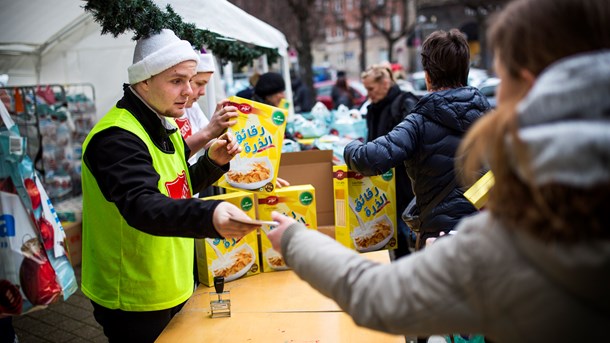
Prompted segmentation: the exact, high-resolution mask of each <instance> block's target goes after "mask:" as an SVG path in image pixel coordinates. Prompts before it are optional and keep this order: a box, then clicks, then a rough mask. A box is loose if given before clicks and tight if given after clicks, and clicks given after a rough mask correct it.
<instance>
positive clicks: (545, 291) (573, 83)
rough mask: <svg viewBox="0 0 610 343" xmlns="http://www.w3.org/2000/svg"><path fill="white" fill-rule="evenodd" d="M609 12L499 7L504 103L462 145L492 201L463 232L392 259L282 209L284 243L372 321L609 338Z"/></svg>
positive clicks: (567, 2)
mask: <svg viewBox="0 0 610 343" xmlns="http://www.w3.org/2000/svg"><path fill="white" fill-rule="evenodd" d="M575 18H578V20H576V19H575ZM607 18H610V2H608V1H605V0H515V1H512V2H510V3H509V4H508V5H507V6H506V7H505V8H504V9H503V10H502V11H501V12H499V14H498V15H497V16H494V17H493V18H490V20H489V23H490V29H489V31H488V42H490V45H491V47H492V49H493V51H494V56H495V57H494V59H495V61H494V68H495V70H496V72H497V74H498V76H499V77H500V78H501V79H502V82H501V85H500V89H499V90H498V110H497V112H492V113H490V114H488V115H486V116H484V117H483V118H481V120H479V121H478V122H477V123H476V124H475V125H474V127H473V128H472V129H471V130H470V131H469V132H468V134H467V136H466V137H465V138H464V141H463V142H462V144H461V146H460V151H459V154H460V155H463V156H465V159H464V160H462V163H461V165H462V166H463V168H464V169H463V172H464V177H465V178H466V179H469V180H470V182H472V181H474V180H475V179H476V178H477V177H478V176H479V170H480V168H481V165H485V166H486V167H490V168H491V170H492V171H493V174H494V178H495V185H494V186H493V188H492V189H491V192H490V194H489V200H488V202H487V204H486V210H485V211H482V212H480V213H478V214H477V215H475V216H473V217H469V218H466V219H463V220H462V222H461V223H460V224H459V227H458V230H457V234H456V235H452V236H449V237H448V238H443V239H439V240H437V241H436V243H434V244H432V245H431V246H429V247H427V248H426V249H425V250H423V251H421V252H418V253H415V254H412V255H411V256H409V257H406V258H403V259H401V260H399V261H397V262H396V263H393V264H390V265H380V264H378V263H375V262H373V261H370V260H367V259H366V258H364V257H362V256H360V255H359V254H358V253H356V252H354V251H351V250H348V249H346V248H344V247H342V246H340V245H339V244H338V243H336V242H335V241H333V240H332V239H330V238H328V237H326V236H325V235H322V234H319V233H317V232H314V231H311V230H307V229H306V228H305V227H304V226H303V225H302V224H300V223H296V222H295V221H294V220H293V219H292V218H288V217H286V216H283V215H281V214H278V213H274V214H273V215H272V218H273V220H276V221H279V222H280V225H279V226H278V227H276V228H275V229H274V230H273V231H271V233H270V234H269V238H270V239H271V241H272V244H273V246H274V248H275V249H276V250H278V251H280V252H281V253H282V255H283V257H284V260H285V262H286V264H287V265H288V266H290V267H291V268H293V270H294V271H295V272H296V273H297V274H298V275H299V277H301V278H302V279H304V280H306V281H307V282H309V283H310V284H311V285H312V286H313V287H314V288H316V289H317V290H319V291H320V292H321V293H323V294H324V295H326V296H329V297H331V298H332V299H334V300H335V301H337V303H338V304H339V306H340V307H341V308H342V309H344V310H345V311H346V312H347V313H349V314H350V315H351V316H352V317H353V318H354V321H355V322H356V323H357V324H359V325H362V326H365V327H369V328H372V329H376V330H380V331H384V332H389V333H394V334H435V333H436V334H447V333H454V332H478V333H482V334H484V335H485V337H486V338H489V339H491V340H492V341H493V342H500V343H501V342H605V341H606V340H607V338H608V330H607V325H608V323H610V293H608V289H610V276H609V275H610V228H609V226H608V223H610V165H609V164H608V161H610V134H609V133H610V116H609V113H610V97H608V94H610V36H609V35H608V32H610V22H609V21H608V20H607ZM566 42H570V44H566ZM470 182H469V183H470Z"/></svg>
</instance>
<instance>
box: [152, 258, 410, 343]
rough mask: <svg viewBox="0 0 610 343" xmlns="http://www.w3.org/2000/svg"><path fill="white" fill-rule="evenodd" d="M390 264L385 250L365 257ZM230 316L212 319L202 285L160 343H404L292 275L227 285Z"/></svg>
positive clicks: (264, 276) (276, 274) (266, 276)
mask: <svg viewBox="0 0 610 343" xmlns="http://www.w3.org/2000/svg"><path fill="white" fill-rule="evenodd" d="M362 255H363V256H366V257H368V258H370V259H373V260H376V261H380V262H383V263H389V258H388V252H387V251H385V250H384V251H377V252H370V253H366V254H362ZM225 290H228V291H230V292H231V298H230V299H231V317H229V318H211V317H210V313H211V312H210V297H209V293H210V292H213V291H214V288H210V287H206V286H204V285H201V286H199V288H198V289H197V290H196V291H195V293H194V294H193V296H192V297H191V298H190V299H189V301H188V302H187V303H186V304H185V305H184V308H183V309H182V310H181V311H180V312H179V313H178V314H177V315H176V316H175V317H174V318H173V319H172V321H171V322H170V323H169V325H168V326H167V327H166V328H165V330H164V331H163V333H162V334H161V336H159V338H158V339H157V342H161V343H162V342H206V343H223V342H226V343H234V342H248V343H256V342H265V343H274V342H278V343H285V342H294V343H297V342H303V343H304V342H316V343H326V342H327V343H335V342H346V343H347V342H349V343H352V342H375V343H377V342H379V343H385V342H388V343H390V342H391V343H394V342H396V343H398V342H401V343H404V341H405V338H404V337H402V336H394V335H388V334H385V333H381V332H377V331H373V330H369V329H366V328H362V327H358V326H356V324H354V322H353V320H352V319H351V317H350V316H348V315H347V314H346V313H345V312H343V311H341V309H340V308H339V307H338V306H337V304H335V302H334V301H332V300H330V299H329V298H327V297H325V296H323V295H321V294H320V293H318V291H316V290H315V289H313V288H312V287H311V286H309V284H307V283H306V282H304V281H302V280H301V279H299V278H298V276H296V274H295V273H294V272H293V271H290V270H287V271H280V272H273V273H262V274H259V275H254V276H250V277H246V278H242V279H239V280H235V281H233V282H229V283H227V284H225Z"/></svg>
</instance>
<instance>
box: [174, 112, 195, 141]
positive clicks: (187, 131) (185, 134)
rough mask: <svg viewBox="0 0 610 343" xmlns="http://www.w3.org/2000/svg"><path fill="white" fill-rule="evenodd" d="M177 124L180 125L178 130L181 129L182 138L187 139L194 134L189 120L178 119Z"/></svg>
mask: <svg viewBox="0 0 610 343" xmlns="http://www.w3.org/2000/svg"><path fill="white" fill-rule="evenodd" d="M176 124H178V128H180V135H181V136H182V138H184V139H187V138H189V137H190V136H191V135H192V134H193V131H192V129H191V122H190V121H189V118H187V117H183V118H176Z"/></svg>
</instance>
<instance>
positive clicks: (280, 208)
mask: <svg viewBox="0 0 610 343" xmlns="http://www.w3.org/2000/svg"><path fill="white" fill-rule="evenodd" d="M272 211H277V212H280V213H283V214H285V215H287V216H289V217H292V218H294V219H296V220H297V221H299V222H301V223H303V224H304V225H305V226H306V227H307V228H309V229H312V230H317V228H318V224H317V223H318V222H317V217H316V198H315V189H314V188H313V186H312V185H301V186H289V187H282V188H278V189H277V190H276V191H275V192H274V193H273V194H264V195H262V194H259V195H258V219H260V220H271V212H272ZM262 229H263V230H261V236H260V239H261V241H260V243H261V260H262V261H261V266H262V268H263V272H272V271H276V270H285V269H288V267H287V266H286V264H285V263H284V259H283V258H282V255H281V254H280V253H279V252H277V251H275V250H274V249H273V247H272V246H271V241H269V238H267V234H266V230H273V227H271V228H268V227H263V228H262Z"/></svg>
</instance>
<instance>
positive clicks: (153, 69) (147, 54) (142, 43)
mask: <svg viewBox="0 0 610 343" xmlns="http://www.w3.org/2000/svg"><path fill="white" fill-rule="evenodd" d="M198 60H199V58H198V56H197V52H195V50H193V48H192V47H191V43H189V42H188V41H185V40H180V38H178V37H177V36H176V35H175V34H174V32H172V31H171V30H168V29H163V30H161V32H160V33H158V34H155V35H152V36H149V37H146V38H142V39H139V40H138V43H137V44H136V49H135V50H134V52H133V64H132V65H130V66H129V68H127V73H128V74H129V83H130V84H132V85H133V84H136V83H138V82H141V81H144V80H147V79H149V78H150V77H151V76H153V75H157V74H159V73H161V72H163V71H164V70H166V69H169V68H170V67H173V66H175V65H176V64H180V63H182V62H184V61H198Z"/></svg>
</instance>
